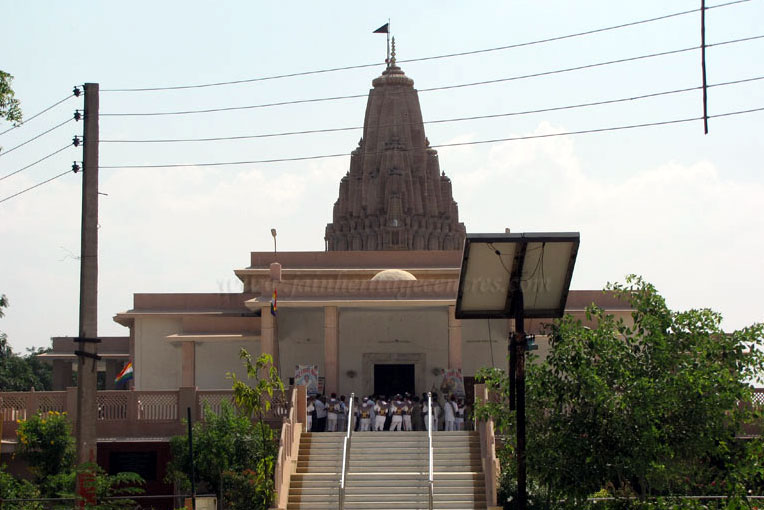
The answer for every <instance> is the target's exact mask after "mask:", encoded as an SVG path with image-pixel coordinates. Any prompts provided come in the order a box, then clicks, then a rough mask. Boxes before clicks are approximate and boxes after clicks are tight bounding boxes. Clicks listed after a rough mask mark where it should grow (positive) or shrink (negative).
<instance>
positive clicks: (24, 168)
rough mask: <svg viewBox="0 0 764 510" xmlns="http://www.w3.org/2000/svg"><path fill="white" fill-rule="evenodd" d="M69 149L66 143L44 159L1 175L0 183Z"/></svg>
mask: <svg viewBox="0 0 764 510" xmlns="http://www.w3.org/2000/svg"><path fill="white" fill-rule="evenodd" d="M69 147H72V144H71V143H68V144H66V145H64V146H63V147H61V148H60V149H58V150H56V151H53V152H51V153H50V154H48V155H47V156H44V157H42V158H40V159H38V160H37V161H35V162H34V163H30V164H28V165H27V166H25V167H23V168H19V169H18V170H14V171H13V172H11V173H9V174H6V175H3V176H2V177H0V181H3V180H5V179H7V178H8V177H11V176H13V175H16V174H18V173H21V172H23V171H24V170H27V169H29V168H32V167H33V166H35V165H36V164H38V163H42V162H43V161H45V160H46V159H49V158H52V157H53V156H55V155H56V154H58V153H60V152H63V151H65V150H66V149H68V148H69Z"/></svg>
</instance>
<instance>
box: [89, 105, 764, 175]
mask: <svg viewBox="0 0 764 510" xmlns="http://www.w3.org/2000/svg"><path fill="white" fill-rule="evenodd" d="M759 111H764V107H761V108H752V109H748V110H740V111H735V112H727V113H719V114H716V115H709V118H716V117H729V116H732V115H742V114H745V113H753V112H759ZM702 119H703V117H691V118H685V119H674V120H664V121H658V122H647V123H642V124H628V125H623V126H612V127H605V128H594V129H584V130H579V131H566V132H562V133H548V134H543V135H527V136H515V137H508V138H493V139H489V140H476V141H471V142H454V143H444V144H440V145H431V146H430V148H433V149H438V148H445V147H459V146H465V145H479V144H487V143H498V142H514V141H520V140H532V139H535V138H551V137H556V136H570V135H583V134H589V133H603V132H608V131H622V130H626V129H637V128H646V127H654V126H665V125H669V124H681V123H687V122H694V121H697V120H702ZM412 150H415V149H405V150H403V151H401V152H405V151H412ZM382 152H383V151H378V152H366V153H364V155H374V154H382ZM346 156H350V154H349V153H346V152H343V153H339V154H322V155H316V156H297V157H292V158H274V159H260V160H252V161H227V162H211V163H174V164H166V165H101V166H99V168H102V169H137V168H182V167H189V166H197V167H212V166H235V165H250V164H267V163H284V162H289V161H306V160H315V159H329V158H339V157H346Z"/></svg>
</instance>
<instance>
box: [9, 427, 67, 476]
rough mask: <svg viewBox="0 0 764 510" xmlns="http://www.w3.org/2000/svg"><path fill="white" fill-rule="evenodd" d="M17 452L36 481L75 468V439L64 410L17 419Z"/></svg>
mask: <svg viewBox="0 0 764 510" xmlns="http://www.w3.org/2000/svg"><path fill="white" fill-rule="evenodd" d="M16 437H17V438H18V441H19V443H18V449H17V452H18V455H20V456H21V458H22V459H23V460H24V461H25V462H26V463H27V466H28V468H29V471H30V472H31V473H32V474H33V475H34V476H35V479H36V480H37V482H44V481H46V480H48V479H49V478H51V477H52V476H54V475H57V474H59V473H62V472H67V471H70V470H72V469H73V468H74V453H75V450H74V439H73V438H72V432H71V424H70V423H69V420H68V419H67V417H66V413H59V412H48V413H40V414H37V415H35V416H32V417H30V418H28V419H27V420H22V421H20V422H19V426H18V429H17V430H16Z"/></svg>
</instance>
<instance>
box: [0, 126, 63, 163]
mask: <svg viewBox="0 0 764 510" xmlns="http://www.w3.org/2000/svg"><path fill="white" fill-rule="evenodd" d="M73 120H74V118H73V117H72V118H70V119H66V120H65V121H64V122H62V123H61V124H57V125H55V126H53V127H52V128H50V129H48V130H47V131H43V132H42V133H40V134H39V135H37V136H35V137H33V138H30V139H29V140H27V141H26V142H24V143H20V144H18V145H16V146H15V147H12V148H10V149H8V150H7V151H2V152H0V158H1V157H3V156H5V155H6V154H8V153H10V152H13V151H15V150H16V149H18V148H19V147H23V146H25V145H26V144H28V143H29V142H33V141H35V140H37V139H38V138H40V137H42V136H45V135H47V134H48V133H50V132H51V131H54V130H56V129H58V128H60V127H61V126H63V125H65V124H68V123H69V122H71V121H73Z"/></svg>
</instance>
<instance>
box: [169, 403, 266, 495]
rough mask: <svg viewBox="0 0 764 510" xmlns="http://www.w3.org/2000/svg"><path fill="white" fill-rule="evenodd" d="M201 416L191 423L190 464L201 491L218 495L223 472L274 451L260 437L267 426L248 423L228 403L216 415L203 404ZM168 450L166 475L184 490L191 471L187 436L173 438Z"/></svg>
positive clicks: (240, 468)
mask: <svg viewBox="0 0 764 510" xmlns="http://www.w3.org/2000/svg"><path fill="white" fill-rule="evenodd" d="M204 417H205V420H204V421H199V422H196V423H194V425H193V443H194V467H195V472H196V477H197V482H201V484H202V487H201V488H202V490H209V491H212V492H214V493H216V494H218V493H219V492H220V488H221V480H222V478H223V475H224V473H226V472H229V471H243V470H245V469H249V468H252V467H254V466H257V463H258V461H259V460H260V459H261V458H262V457H264V456H269V455H272V454H273V453H274V445H273V441H266V442H263V440H262V437H263V433H262V431H261V430H260V429H261V428H262V427H265V428H266V429H267V428H268V426H267V425H260V424H254V423H252V422H251V421H250V419H249V418H248V417H247V416H244V415H242V414H239V413H237V412H236V409H234V407H233V405H231V404H230V403H228V402H223V403H222V405H221V408H220V414H215V413H213V412H212V411H211V410H210V408H209V406H205V411H204ZM268 432H270V430H269V429H268V430H267V431H266V432H265V435H266V437H267V433H268ZM170 450H171V451H172V460H171V461H170V464H169V465H168V469H167V471H168V477H169V478H170V479H171V480H172V481H173V482H175V483H177V484H179V485H180V486H181V487H183V488H184V489H188V488H189V487H190V480H189V478H188V474H189V473H190V472H191V457H190V455H189V451H188V437H186V436H176V437H173V438H172V439H171V440H170Z"/></svg>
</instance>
